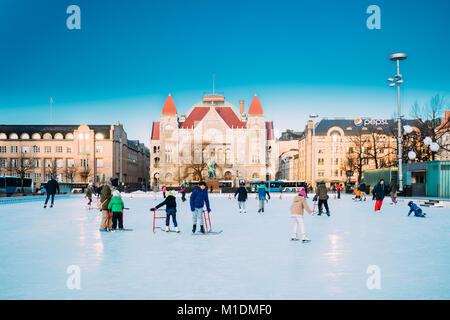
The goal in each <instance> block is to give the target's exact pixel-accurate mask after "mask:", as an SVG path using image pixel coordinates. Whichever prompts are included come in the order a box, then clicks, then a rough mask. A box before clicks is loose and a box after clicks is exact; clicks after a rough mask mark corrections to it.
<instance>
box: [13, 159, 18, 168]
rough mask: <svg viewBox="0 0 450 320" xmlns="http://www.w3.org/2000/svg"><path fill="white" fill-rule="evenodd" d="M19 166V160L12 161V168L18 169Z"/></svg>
mask: <svg viewBox="0 0 450 320" xmlns="http://www.w3.org/2000/svg"><path fill="white" fill-rule="evenodd" d="M18 166H19V160H18V159H11V167H13V168H17V167H18Z"/></svg>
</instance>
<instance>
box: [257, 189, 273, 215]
mask: <svg viewBox="0 0 450 320" xmlns="http://www.w3.org/2000/svg"><path fill="white" fill-rule="evenodd" d="M256 192H257V193H258V200H259V209H258V213H261V212H264V204H265V202H266V201H269V200H270V194H269V191H268V190H267V187H266V186H265V185H264V182H261V184H260V185H259V186H258V189H256ZM266 196H267V198H268V199H266Z"/></svg>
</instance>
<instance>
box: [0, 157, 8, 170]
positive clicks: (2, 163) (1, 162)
mask: <svg viewBox="0 0 450 320" xmlns="http://www.w3.org/2000/svg"><path fill="white" fill-rule="evenodd" d="M7 166H8V160H7V159H0V168H6V167H7Z"/></svg>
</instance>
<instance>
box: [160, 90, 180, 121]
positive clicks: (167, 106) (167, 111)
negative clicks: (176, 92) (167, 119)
mask: <svg viewBox="0 0 450 320" xmlns="http://www.w3.org/2000/svg"><path fill="white" fill-rule="evenodd" d="M162 114H163V115H166V116H167V115H176V114H177V108H175V103H174V102H173V99H172V96H171V95H170V93H169V96H168V97H167V99H166V102H164V106H163V109H162Z"/></svg>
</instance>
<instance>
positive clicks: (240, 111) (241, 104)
mask: <svg viewBox="0 0 450 320" xmlns="http://www.w3.org/2000/svg"><path fill="white" fill-rule="evenodd" d="M239 113H240V114H244V100H239Z"/></svg>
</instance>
